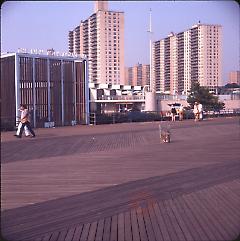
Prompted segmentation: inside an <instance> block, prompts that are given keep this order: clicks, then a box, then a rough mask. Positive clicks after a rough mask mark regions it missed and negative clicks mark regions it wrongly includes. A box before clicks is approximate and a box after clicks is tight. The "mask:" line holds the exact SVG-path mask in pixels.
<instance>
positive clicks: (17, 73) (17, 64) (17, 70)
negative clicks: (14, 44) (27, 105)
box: [15, 53, 21, 122]
mask: <svg viewBox="0 0 240 241" xmlns="http://www.w3.org/2000/svg"><path fill="white" fill-rule="evenodd" d="M20 100H21V96H20V57H19V55H18V54H17V53H16V54H15V104H16V107H15V108H16V122H17V121H18V116H19V110H18V108H19V105H20Z"/></svg>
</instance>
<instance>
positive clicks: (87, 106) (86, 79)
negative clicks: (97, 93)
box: [83, 60, 89, 125]
mask: <svg viewBox="0 0 240 241" xmlns="http://www.w3.org/2000/svg"><path fill="white" fill-rule="evenodd" d="M83 63H85V105H86V125H88V124H89V86H88V83H89V79H88V78H89V76H88V61H87V60H83Z"/></svg>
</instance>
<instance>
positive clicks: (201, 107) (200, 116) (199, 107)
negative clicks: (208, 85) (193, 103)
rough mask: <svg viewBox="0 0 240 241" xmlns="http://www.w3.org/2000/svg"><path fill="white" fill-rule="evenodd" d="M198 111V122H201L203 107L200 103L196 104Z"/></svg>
mask: <svg viewBox="0 0 240 241" xmlns="http://www.w3.org/2000/svg"><path fill="white" fill-rule="evenodd" d="M198 111H199V120H203V106H202V104H201V103H198Z"/></svg>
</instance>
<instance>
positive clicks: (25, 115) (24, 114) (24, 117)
mask: <svg viewBox="0 0 240 241" xmlns="http://www.w3.org/2000/svg"><path fill="white" fill-rule="evenodd" d="M20 111H21V123H22V126H21V127H20V132H19V134H18V135H16V137H17V138H22V133H23V130H24V127H25V126H27V128H28V130H29V131H30V133H31V134H32V136H31V137H35V136H36V135H35V132H34V131H33V129H32V128H31V125H30V122H29V111H28V109H27V106H26V105H23V104H22V105H20Z"/></svg>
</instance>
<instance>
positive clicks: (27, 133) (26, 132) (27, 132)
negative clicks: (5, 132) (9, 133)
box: [14, 121, 30, 137]
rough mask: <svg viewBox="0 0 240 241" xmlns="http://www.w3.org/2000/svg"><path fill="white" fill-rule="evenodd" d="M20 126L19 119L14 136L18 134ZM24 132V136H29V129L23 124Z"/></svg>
mask: <svg viewBox="0 0 240 241" xmlns="http://www.w3.org/2000/svg"><path fill="white" fill-rule="evenodd" d="M21 127H22V122H21V121H20V122H19V124H18V127H17V131H16V134H15V135H14V136H19V134H20V129H21ZM24 132H25V136H26V137H28V136H30V131H29V130H28V128H27V126H26V125H25V126H24Z"/></svg>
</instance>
